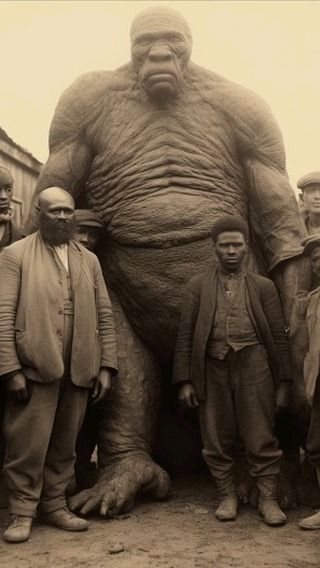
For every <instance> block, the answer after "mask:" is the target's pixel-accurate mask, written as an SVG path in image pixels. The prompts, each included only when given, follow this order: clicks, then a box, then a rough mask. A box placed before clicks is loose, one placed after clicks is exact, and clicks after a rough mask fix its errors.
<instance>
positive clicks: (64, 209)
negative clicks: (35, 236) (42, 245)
mask: <svg viewBox="0 0 320 568" xmlns="http://www.w3.org/2000/svg"><path fill="white" fill-rule="evenodd" d="M74 208H75V205H74V200H73V197H72V195H70V193H68V192H67V191H65V190H64V189H62V188H61V187H48V188H47V189H44V190H43V191H41V193H39V196H38V204H37V209H38V211H39V230H40V233H41V235H42V237H43V238H44V239H45V240H46V241H48V242H49V243H50V244H52V245H61V244H64V243H67V242H68V241H69V240H70V239H71V237H72V234H73V232H74V229H75V219H74Z"/></svg>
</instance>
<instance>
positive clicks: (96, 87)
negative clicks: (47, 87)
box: [58, 64, 132, 114]
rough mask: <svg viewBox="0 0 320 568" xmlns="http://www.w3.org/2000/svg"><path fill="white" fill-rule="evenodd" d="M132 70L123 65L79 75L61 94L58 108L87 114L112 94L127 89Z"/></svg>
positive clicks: (128, 65) (128, 66)
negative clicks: (70, 108) (110, 69)
mask: <svg viewBox="0 0 320 568" xmlns="http://www.w3.org/2000/svg"><path fill="white" fill-rule="evenodd" d="M131 75H132V68H131V65H130V64H127V65H123V66H122V67H119V68H118V69H115V70H114V71H105V70H101V71H90V72H87V73H84V74H82V75H80V76H79V77H78V78H77V79H76V80H75V81H73V83H71V85H70V86H69V87H67V88H66V89H65V91H64V92H63V93H62V95H61V97H60V99H59V103H58V106H59V107H60V108H61V107H72V108H73V109H74V110H76V111H77V112H78V113H85V114H86V113H87V112H90V110H92V108H94V107H95V106H96V105H98V104H101V100H102V99H103V98H104V97H107V96H108V94H110V93H112V92H118V91H122V90H124V89H125V88H127V89H128V86H129V84H130V78H131Z"/></svg>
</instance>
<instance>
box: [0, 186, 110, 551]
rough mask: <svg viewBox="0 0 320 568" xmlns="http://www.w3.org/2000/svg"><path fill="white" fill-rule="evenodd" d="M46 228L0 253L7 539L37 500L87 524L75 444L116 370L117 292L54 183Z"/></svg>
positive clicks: (62, 521)
mask: <svg viewBox="0 0 320 568" xmlns="http://www.w3.org/2000/svg"><path fill="white" fill-rule="evenodd" d="M37 209H38V216H39V218H38V221H39V230H38V231H37V232H36V233H33V234H32V235H29V236H28V237H26V238H25V239H22V240H21V241H18V242H17V243H14V244H13V245H11V246H9V247H7V248H6V249H4V251H3V252H2V254H1V257H0V272H1V279H0V378H1V379H2V380H3V381H6V386H7V393H8V400H7V408H6V413H5V419H4V430H5V436H6V444H7V452H6V457H5V474H6V478H7V484H8V491H9V508H10V513H11V523H10V525H9V527H8V528H7V530H6V531H5V532H4V535H3V536H4V539H5V540H6V541H8V542H22V541H25V540H27V539H28V538H29V536H30V531H31V526H32V521H33V519H34V518H35V516H36V514H37V510H38V506H39V512H40V513H41V515H42V519H43V521H44V522H46V523H47V524H51V525H54V526H57V527H59V528H62V529H65V530H71V531H82V530H86V529H87V528H88V523H87V521H86V520H84V519H80V518H79V517H77V516H75V515H74V514H73V513H71V511H69V509H68V508H67V506H66V498H65V490H66V487H67V485H68V483H69V481H70V479H71V477H72V474H73V469H74V460H75V443H76V438H77V434H78V432H79V429H80V427H81V424H82V421H83V417H84V413H85V410H86V405H87V398H88V391H89V389H90V388H92V387H93V397H94V400H95V401H96V402H98V401H100V400H102V399H103V398H104V396H105V395H106V393H107V392H108V391H109V390H110V388H111V379H112V375H113V374H116V372H117V356H116V341H115V332H114V326H113V317H112V309H111V303H110V299H109V296H108V293H107V290H106V287H105V284H104V279H103V276H102V272H101V268H100V264H99V261H98V259H97V257H96V256H95V255H94V254H92V253H91V252H89V251H88V250H86V249H85V248H84V247H82V246H81V245H79V244H78V243H77V242H76V241H74V240H72V234H73V231H74V201H73V198H72V197H71V195H70V194H69V193H67V192H66V191H64V190H63V189H60V188H57V187H51V188H48V189H45V190H44V191H42V192H41V193H40V194H39V198H38V205H37Z"/></svg>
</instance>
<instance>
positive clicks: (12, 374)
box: [0, 369, 22, 381]
mask: <svg viewBox="0 0 320 568" xmlns="http://www.w3.org/2000/svg"><path fill="white" fill-rule="evenodd" d="M21 372H22V369H16V370H15V371H10V373H5V374H4V375H1V377H0V378H1V380H3V381H8V380H9V379H12V378H13V377H15V375H17V374H18V373H21Z"/></svg>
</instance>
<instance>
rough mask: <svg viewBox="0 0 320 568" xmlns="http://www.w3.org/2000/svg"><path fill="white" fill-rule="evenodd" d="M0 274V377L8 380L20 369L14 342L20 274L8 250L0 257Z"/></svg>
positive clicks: (18, 267)
mask: <svg viewBox="0 0 320 568" xmlns="http://www.w3.org/2000/svg"><path fill="white" fill-rule="evenodd" d="M0 274H1V277H0V376H1V377H4V378H10V377H12V376H14V373H15V372H18V371H19V370H20V369H21V364H20V361H19V358H18V355H17V350H16V341H15V320H16V312H17V306H18V300H19V293H20V284H21V274H20V266H19V264H18V262H17V259H16V258H15V256H14V255H13V254H12V252H11V251H10V249H4V250H3V252H2V253H1V255H0ZM7 374H8V375H7ZM9 374H10V375H9ZM5 375H7V377H6V376H5Z"/></svg>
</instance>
